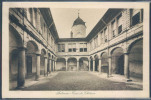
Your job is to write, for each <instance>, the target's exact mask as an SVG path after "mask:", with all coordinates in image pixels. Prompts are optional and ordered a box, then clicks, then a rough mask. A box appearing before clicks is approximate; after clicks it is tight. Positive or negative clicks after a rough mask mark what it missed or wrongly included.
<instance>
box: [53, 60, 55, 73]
mask: <svg viewBox="0 0 151 100" xmlns="http://www.w3.org/2000/svg"><path fill="white" fill-rule="evenodd" d="M52 63H53V72H54V71H55V61H54V60H52Z"/></svg>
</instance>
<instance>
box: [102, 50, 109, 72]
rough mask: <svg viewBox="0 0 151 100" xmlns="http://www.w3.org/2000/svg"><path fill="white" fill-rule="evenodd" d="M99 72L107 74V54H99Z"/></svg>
mask: <svg viewBox="0 0 151 100" xmlns="http://www.w3.org/2000/svg"><path fill="white" fill-rule="evenodd" d="M100 56H101V72H103V73H108V54H107V52H102V53H101V55H100Z"/></svg>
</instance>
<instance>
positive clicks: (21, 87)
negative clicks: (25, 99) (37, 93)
mask: <svg viewBox="0 0 151 100" xmlns="http://www.w3.org/2000/svg"><path fill="white" fill-rule="evenodd" d="M24 88H25V86H18V87H16V88H15V89H24Z"/></svg>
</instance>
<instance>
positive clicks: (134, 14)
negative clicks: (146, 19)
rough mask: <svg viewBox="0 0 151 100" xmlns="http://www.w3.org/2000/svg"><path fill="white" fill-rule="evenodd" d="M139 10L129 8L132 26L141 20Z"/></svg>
mask: <svg viewBox="0 0 151 100" xmlns="http://www.w3.org/2000/svg"><path fill="white" fill-rule="evenodd" d="M140 13H141V10H140V9H133V10H131V16H132V19H131V20H132V22H131V25H132V26H134V25H136V24H138V23H140V22H141V14H140Z"/></svg>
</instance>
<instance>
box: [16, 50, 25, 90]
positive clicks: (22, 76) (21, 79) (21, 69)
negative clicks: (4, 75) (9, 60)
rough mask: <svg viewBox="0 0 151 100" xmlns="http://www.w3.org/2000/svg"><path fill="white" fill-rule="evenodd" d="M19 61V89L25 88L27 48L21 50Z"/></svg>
mask: <svg viewBox="0 0 151 100" xmlns="http://www.w3.org/2000/svg"><path fill="white" fill-rule="evenodd" d="M19 50H20V51H19V61H18V78H17V87H18V88H23V87H24V84H25V67H26V63H25V48H24V47H21V48H19Z"/></svg>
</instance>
